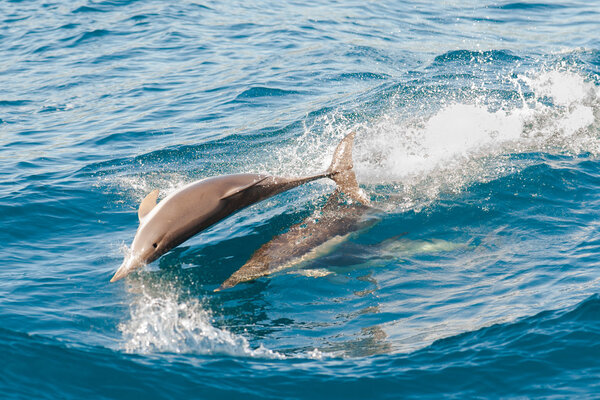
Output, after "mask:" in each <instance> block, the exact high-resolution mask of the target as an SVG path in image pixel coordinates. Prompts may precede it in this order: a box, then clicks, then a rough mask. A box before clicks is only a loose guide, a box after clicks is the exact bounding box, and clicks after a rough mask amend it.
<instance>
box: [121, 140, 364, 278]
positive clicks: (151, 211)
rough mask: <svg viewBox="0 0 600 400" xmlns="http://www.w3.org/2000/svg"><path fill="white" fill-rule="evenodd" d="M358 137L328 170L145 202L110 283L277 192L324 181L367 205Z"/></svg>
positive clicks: (234, 181) (207, 186) (230, 183)
mask: <svg viewBox="0 0 600 400" xmlns="http://www.w3.org/2000/svg"><path fill="white" fill-rule="evenodd" d="M355 135H356V133H355V132H352V133H350V134H348V135H347V136H346V137H345V138H344V139H342V141H341V142H340V143H339V144H338V146H337V147H336V149H335V151H334V154H333V160H332V162H331V165H330V166H329V168H328V169H327V171H325V172H323V173H321V174H317V175H311V176H307V177H301V178H286V177H276V176H268V175H259V174H235V175H225V176H218V177H214V178H209V179H205V180H201V181H197V182H193V183H191V184H189V185H187V186H185V187H183V188H182V189H180V190H178V191H177V192H175V193H172V194H170V195H169V196H167V197H166V198H165V199H163V200H162V201H161V202H160V203H158V204H157V203H156V199H157V198H158V189H155V190H153V191H152V192H150V194H148V195H147V196H146V197H145V198H144V200H142V202H141V204H140V207H139V209H138V217H139V220H140V226H139V227H138V230H137V232H136V234H135V237H134V239H133V242H132V244H131V248H130V254H129V255H127V256H125V259H124V261H123V264H122V265H121V266H120V267H119V269H118V270H117V272H116V273H115V274H114V276H113V277H112V278H111V280H110V281H111V282H115V281H118V280H119V279H122V278H124V277H126V276H127V275H129V274H130V273H131V272H133V271H135V270H136V269H138V268H140V267H142V266H144V265H146V264H148V263H151V262H152V261H154V260H156V259H158V258H159V257H160V256H161V255H163V254H164V253H166V252H167V251H169V250H171V249H172V248H174V247H176V246H179V245H180V244H181V243H183V242H185V241H186V240H187V239H189V238H191V237H192V236H194V235H196V234H198V233H200V232H201V231H203V230H205V229H206V228H208V227H210V226H211V225H213V224H215V223H217V222H219V221H220V220H222V219H223V218H225V217H227V216H229V215H230V214H233V213H234V212H236V211H238V210H241V209H242V208H245V207H248V206H250V205H252V204H254V203H257V202H259V201H262V200H265V199H267V198H269V197H271V196H274V195H276V194H278V193H281V192H284V191H286V190H290V189H292V188H295V187H297V186H300V185H302V184H304V183H307V182H311V181H314V180H316V179H321V178H331V179H333V180H334V181H335V182H336V184H337V185H338V189H339V190H341V191H342V192H344V193H345V194H346V195H348V196H349V197H350V198H352V199H353V200H355V201H358V202H360V203H362V204H368V203H369V201H368V199H367V197H366V196H365V194H364V193H363V192H362V191H361V190H360V188H359V187H358V182H357V181H356V176H355V175H354V171H352V167H353V163H352V147H353V144H354V136H355Z"/></svg>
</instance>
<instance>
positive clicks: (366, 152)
mask: <svg viewBox="0 0 600 400" xmlns="http://www.w3.org/2000/svg"><path fill="white" fill-rule="evenodd" d="M512 83H513V84H514V90H515V92H517V93H519V97H520V99H521V101H514V99H512V100H505V101H503V102H502V104H500V106H498V104H497V102H494V101H493V100H492V99H491V97H490V98H486V97H485V95H481V94H479V95H476V96H474V97H473V98H472V99H470V101H462V102H458V101H454V102H450V103H446V104H442V105H440V107H439V108H438V110H437V111H435V112H434V113H433V114H431V115H420V116H414V117H412V118H406V117H402V116H396V115H395V112H394V111H389V112H387V113H385V114H384V115H382V116H380V117H378V118H376V119H375V120H373V121H370V122H368V123H363V124H361V126H359V127H358V129H359V130H361V131H362V132H361V135H360V136H359V137H360V140H361V143H360V146H357V148H356V151H355V164H356V170H357V175H358V178H359V180H360V181H361V183H363V184H367V185H369V184H370V185H387V186H388V188H390V193H399V194H400V197H399V200H400V202H401V203H402V204H403V205H404V206H405V208H419V207H421V206H423V205H425V204H427V203H428V202H429V201H431V200H433V199H435V198H436V197H438V196H439V194H440V192H456V191H461V190H464V189H465V187H466V186H467V185H469V184H472V183H474V182H486V181H489V180H491V179H496V178H498V177H501V176H504V175H506V174H509V173H512V172H514V171H515V170H518V169H521V168H524V167H525V166H527V165H528V164H527V163H528V161H524V160H520V161H517V160H516V159H515V157H513V156H514V155H516V154H523V153H536V152H546V153H550V154H580V153H583V152H587V153H592V154H593V155H600V139H599V137H598V131H599V127H600V122H599V121H600V100H599V99H600V90H599V89H598V87H597V86H595V85H594V84H593V83H591V82H588V81H586V80H585V79H584V77H583V76H581V75H579V74H578V73H576V72H572V71H568V70H551V71H545V72H541V73H529V74H524V75H520V76H518V77H517V78H516V79H514V80H513V81H512ZM523 90H526V91H527V96H525V95H523ZM398 114H400V113H398Z"/></svg>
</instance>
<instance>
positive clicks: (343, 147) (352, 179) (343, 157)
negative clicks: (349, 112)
mask: <svg viewBox="0 0 600 400" xmlns="http://www.w3.org/2000/svg"><path fill="white" fill-rule="evenodd" d="M354 136H356V132H352V133H349V134H348V135H346V137H345V138H343V139H342V141H341V142H340V143H339V144H338V145H337V147H336V148H335V152H334V153H333V160H332V161H331V165H330V166H329V169H328V170H327V174H328V175H327V176H329V177H330V178H331V179H333V180H334V181H335V183H336V184H337V185H338V188H339V190H340V191H342V192H343V193H345V194H346V195H347V196H348V197H350V198H351V199H352V200H355V201H358V202H360V203H362V204H364V205H369V199H368V198H367V196H366V195H365V193H364V192H363V191H362V190H361V189H360V188H359V187H358V181H357V180H356V175H355V174H354V171H353V170H352V168H353V166H354V165H353V162H352V146H353V145H354Z"/></svg>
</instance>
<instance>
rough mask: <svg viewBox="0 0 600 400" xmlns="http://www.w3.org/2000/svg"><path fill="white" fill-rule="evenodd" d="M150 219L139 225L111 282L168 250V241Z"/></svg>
mask: <svg viewBox="0 0 600 400" xmlns="http://www.w3.org/2000/svg"><path fill="white" fill-rule="evenodd" d="M154 225H156V224H153V223H152V221H147V223H143V224H142V225H140V227H139V229H138V231H137V233H136V234H135V238H134V239H133V243H131V248H130V251H129V252H128V254H126V255H125V259H124V260H123V264H121V266H120V267H119V269H118V270H117V272H115V274H114V275H113V277H112V278H111V280H110V281H111V282H115V281H118V280H119V279H122V278H125V277H126V276H127V275H129V274H130V273H132V272H133V271H135V270H137V269H139V268H141V267H143V266H144V265H146V264H148V263H151V262H152V261H154V260H156V259H157V258H159V257H160V256H161V255H163V254H164V253H165V252H166V251H167V250H169V247H167V246H168V241H167V240H165V234H164V231H163V230H162V229H157V228H158V227H157V226H154Z"/></svg>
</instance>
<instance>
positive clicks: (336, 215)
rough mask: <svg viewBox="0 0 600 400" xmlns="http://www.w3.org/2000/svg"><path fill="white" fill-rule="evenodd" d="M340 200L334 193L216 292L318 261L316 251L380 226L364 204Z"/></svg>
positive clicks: (261, 250) (254, 255) (259, 250)
mask: <svg viewBox="0 0 600 400" xmlns="http://www.w3.org/2000/svg"><path fill="white" fill-rule="evenodd" d="M340 200H342V199H341V198H340V191H339V190H338V189H336V190H335V192H333V193H332V194H331V196H330V197H329V199H328V200H327V203H326V204H325V206H323V208H322V209H321V210H320V212H319V214H318V215H317V216H316V217H315V216H311V217H309V218H307V219H305V220H304V221H302V222H300V223H299V224H296V225H293V226H292V227H290V229H289V230H288V231H287V232H285V233H282V234H280V235H277V236H275V237H274V238H273V239H272V240H271V241H269V242H267V243H265V244H264V245H263V246H261V247H260V248H259V249H258V250H257V251H256V252H255V253H254V254H253V255H252V257H250V259H249V260H248V261H247V262H246V263H245V264H244V265H243V266H242V267H241V268H240V269H238V270H237V271H236V272H234V273H233V274H232V275H231V276H230V277H229V278H227V280H225V282H223V284H222V285H221V286H220V287H218V288H217V289H215V292H218V291H220V290H223V289H228V288H231V287H233V286H235V285H237V284H238V283H242V282H247V281H251V280H254V279H256V278H259V277H261V276H265V275H269V274H273V273H276V272H279V271H282V270H284V269H287V268H291V267H294V266H296V265H298V264H300V263H302V262H304V261H306V260H309V259H312V258H315V257H318V256H319V250H325V248H327V249H328V250H331V249H332V248H334V247H335V246H336V245H339V244H341V243H342V242H343V241H344V239H346V238H347V237H348V236H349V235H350V234H351V233H354V232H357V231H360V230H363V229H367V228H369V227H371V226H372V225H374V224H375V223H377V222H379V219H378V218H377V216H376V215H375V214H376V213H379V212H380V211H379V210H377V209H375V208H371V207H369V206H367V205H365V204H363V203H352V204H344V203H343V202H342V203H340Z"/></svg>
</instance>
